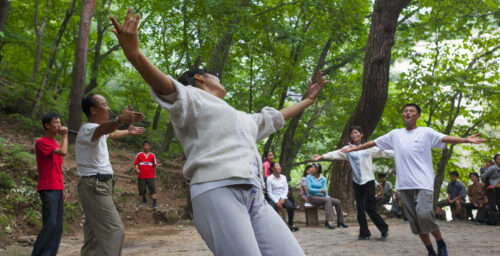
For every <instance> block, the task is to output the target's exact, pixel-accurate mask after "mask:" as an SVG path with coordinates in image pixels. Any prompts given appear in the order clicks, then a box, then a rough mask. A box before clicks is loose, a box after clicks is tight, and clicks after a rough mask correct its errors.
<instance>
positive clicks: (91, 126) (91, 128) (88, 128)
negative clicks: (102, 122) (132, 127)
mask: <svg viewBox="0 0 500 256" xmlns="http://www.w3.org/2000/svg"><path fill="white" fill-rule="evenodd" d="M97 127H99V124H96V123H86V124H84V125H82V127H81V128H80V130H79V131H78V135H77V140H78V142H79V143H83V144H88V145H91V144H96V143H99V139H97V140H95V141H92V136H94V132H95V129H97ZM108 136H109V134H104V135H102V137H106V139H107V137H108Z"/></svg>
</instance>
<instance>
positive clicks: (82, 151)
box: [75, 123, 113, 176]
mask: <svg viewBox="0 0 500 256" xmlns="http://www.w3.org/2000/svg"><path fill="white" fill-rule="evenodd" d="M97 127H99V124H96V123H86V124H84V125H82V127H80V130H79V131H78V135H77V136H76V144H75V155H76V168H77V170H78V175H79V176H91V175H96V174H97V173H99V174H113V168H112V167H111V163H110V162H109V153H108V144H107V143H106V140H107V139H108V137H109V134H105V135H103V136H101V137H100V138H99V139H98V140H95V141H92V136H93V135H94V131H95V129H96V128H97Z"/></svg>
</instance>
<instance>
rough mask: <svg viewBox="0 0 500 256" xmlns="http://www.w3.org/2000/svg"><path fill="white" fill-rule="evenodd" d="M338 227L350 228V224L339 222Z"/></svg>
mask: <svg viewBox="0 0 500 256" xmlns="http://www.w3.org/2000/svg"><path fill="white" fill-rule="evenodd" d="M337 227H343V228H348V227H349V226H347V225H346V224H344V223H337Z"/></svg>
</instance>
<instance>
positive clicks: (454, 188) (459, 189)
mask: <svg viewBox="0 0 500 256" xmlns="http://www.w3.org/2000/svg"><path fill="white" fill-rule="evenodd" d="M446 192H447V193H448V194H450V198H451V200H453V199H455V198H457V197H458V196H462V198H463V199H464V200H465V196H466V194H465V185H464V184H463V183H462V182H460V181H458V180H457V181H456V182H455V183H452V182H450V183H448V188H447V189H446Z"/></svg>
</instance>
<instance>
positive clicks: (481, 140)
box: [467, 133, 486, 144]
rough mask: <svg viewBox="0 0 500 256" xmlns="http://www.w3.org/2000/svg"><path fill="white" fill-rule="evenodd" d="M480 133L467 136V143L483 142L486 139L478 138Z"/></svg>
mask: <svg viewBox="0 0 500 256" xmlns="http://www.w3.org/2000/svg"><path fill="white" fill-rule="evenodd" d="M480 135H481V133H476V134H474V135H471V136H469V137H467V140H468V141H469V143H474V144H481V143H483V142H485V141H486V139H483V138H478V137H479V136H480Z"/></svg>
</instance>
